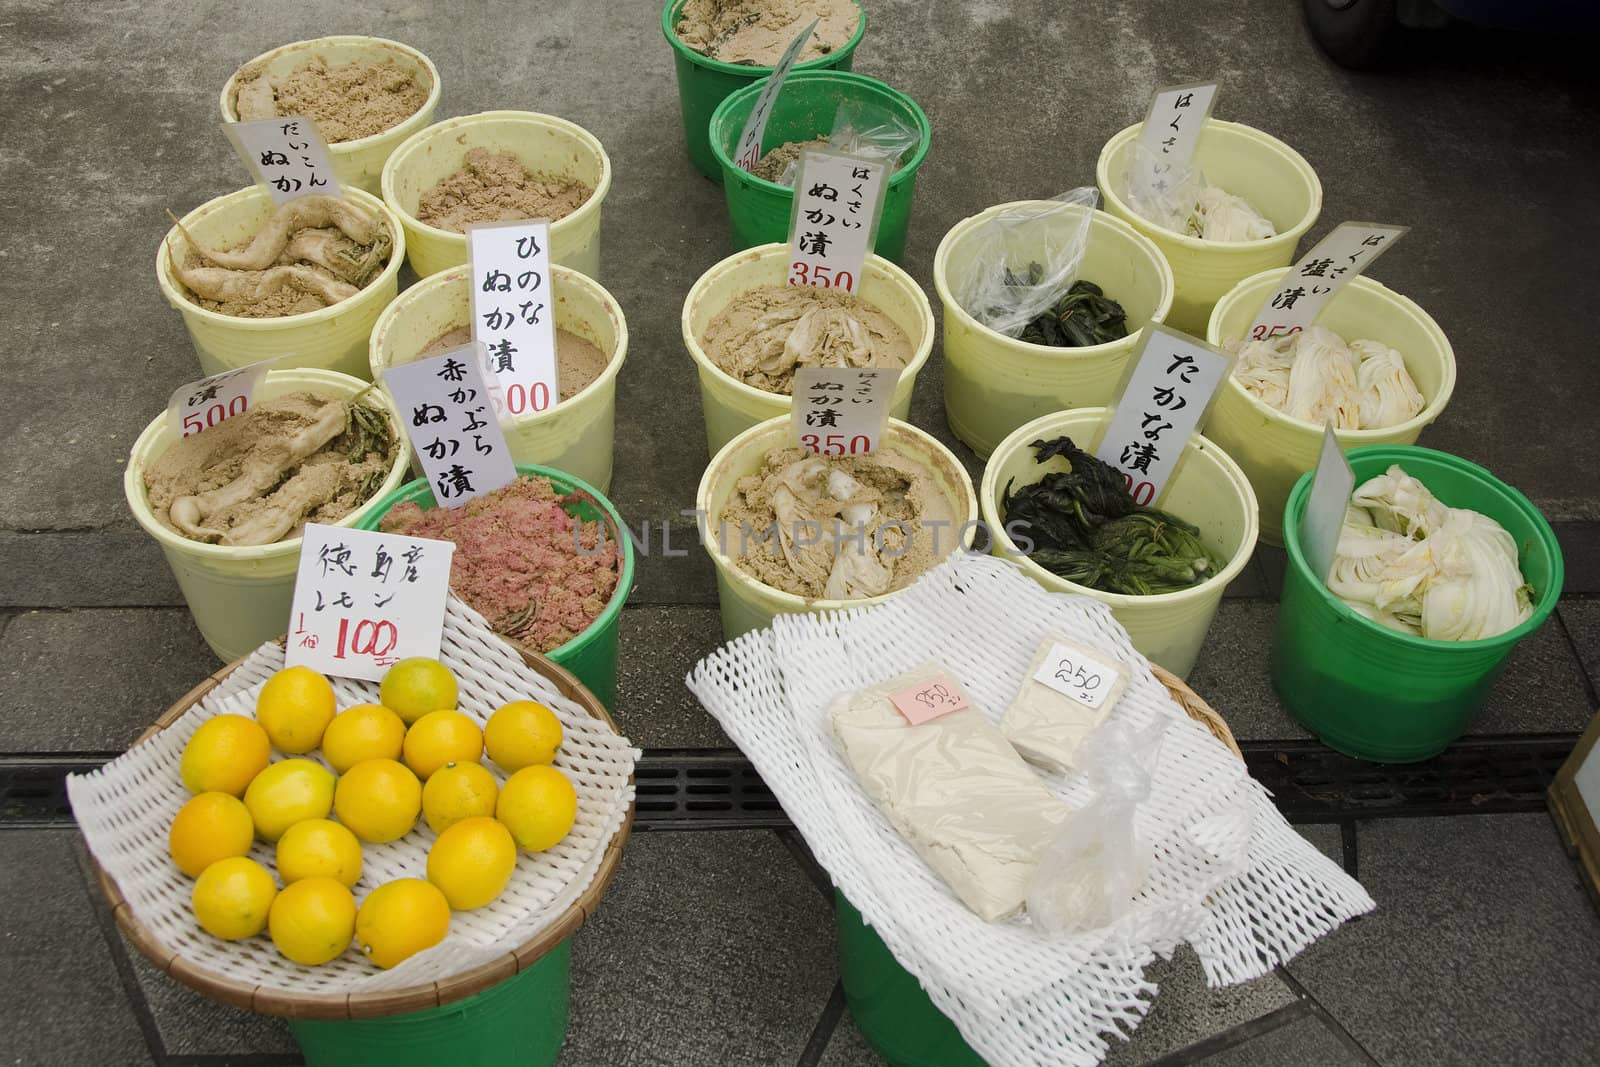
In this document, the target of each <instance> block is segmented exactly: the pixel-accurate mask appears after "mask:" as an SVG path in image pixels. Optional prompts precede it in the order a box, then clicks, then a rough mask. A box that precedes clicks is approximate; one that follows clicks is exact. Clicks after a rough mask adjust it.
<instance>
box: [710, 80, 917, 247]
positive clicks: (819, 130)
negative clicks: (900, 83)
mask: <svg viewBox="0 0 1600 1067" xmlns="http://www.w3.org/2000/svg"><path fill="white" fill-rule="evenodd" d="M764 88H765V85H764V84H757V85H751V86H748V87H746V88H744V89H740V90H739V91H738V92H736V93H733V94H731V95H730V96H729V97H728V98H727V99H726V100H724V101H723V102H722V103H721V104H719V105H718V106H717V110H716V112H715V113H714V114H713V115H712V116H711V128H710V138H711V151H712V152H713V153H714V154H715V155H716V157H717V165H718V166H720V167H721V168H722V193H723V196H724V197H726V198H727V201H728V221H729V224H730V225H731V227H732V233H733V243H734V246H735V247H737V248H750V247H752V246H754V245H760V244H766V243H767V242H769V241H785V242H786V241H788V239H789V217H790V215H791V214H792V213H793V210H794V190H793V189H791V188H789V187H788V186H786V185H779V184H778V183H777V182H769V181H767V180H766V179H765V178H758V177H756V176H755V175H754V174H751V173H750V172H749V171H747V170H744V169H742V168H740V167H739V166H738V165H736V164H735V163H734V161H733V156H734V153H735V152H736V151H738V148H739V137H740V135H741V134H742V133H743V132H744V124H745V120H746V119H748V118H749V117H750V112H751V111H752V110H754V109H755V106H756V100H757V99H758V98H759V97H760V96H761V90H762V89H764ZM847 100H848V101H851V102H853V103H854V102H862V103H867V104H870V105H871V106H872V107H873V108H874V109H876V110H879V111H885V112H890V113H892V114H894V115H895V116H896V117H897V118H899V119H900V121H901V122H902V123H904V124H905V125H907V126H910V127H913V128H915V129H916V130H917V131H918V132H919V133H920V135H921V136H920V138H919V139H918V141H917V146H916V148H915V149H913V150H912V152H911V156H910V158H909V159H906V160H905V161H904V162H903V163H902V164H901V166H900V169H899V170H896V171H895V172H894V173H893V174H891V175H890V176H889V188H888V189H887V190H885V192H884V196H883V210H882V212H881V213H880V214H879V216H878V239H877V243H876V245H875V246H874V249H873V250H874V251H875V252H876V253H877V254H878V255H880V256H882V257H883V258H885V259H887V260H889V261H890V262H893V263H899V262H900V259H901V257H902V256H903V255H905V250H906V229H907V227H908V226H909V224H910V222H911V199H912V196H913V194H914V193H915V192H916V184H917V168H918V167H920V166H921V165H922V161H923V160H924V159H926V158H927V155H928V146H929V144H930V143H931V142H932V139H933V127H932V126H931V125H929V123H928V116H927V115H925V114H923V113H922V109H921V108H920V107H918V106H917V103H916V101H915V100H912V99H911V98H910V97H909V96H906V95H905V94H904V93H901V92H897V91H895V90H894V89H891V88H890V87H889V86H887V85H885V84H884V83H883V82H881V81H878V80H877V79H876V78H868V77H866V76H865V75H862V74H851V73H849V72H847V71H838V70H811V71H791V72H790V74H789V77H788V78H787V79H785V80H784V83H783V91H782V92H780V93H779V94H778V98H777V99H776V100H774V101H773V102H772V111H771V113H770V115H769V116H768V118H767V128H766V130H765V132H764V133H763V136H762V146H763V147H762V150H763V151H766V150H768V149H770V148H775V147H777V146H778V145H781V144H783V143H784V142H785V141H809V140H811V139H812V138H814V137H826V136H827V135H828V134H829V133H831V132H832V130H833V118H834V112H836V111H838V110H839V106H840V105H841V104H843V103H844V102H845V101H847Z"/></svg>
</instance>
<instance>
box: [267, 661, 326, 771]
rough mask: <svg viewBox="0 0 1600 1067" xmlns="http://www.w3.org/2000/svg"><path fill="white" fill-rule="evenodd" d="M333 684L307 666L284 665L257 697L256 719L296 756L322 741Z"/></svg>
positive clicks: (274, 739) (273, 737)
mask: <svg viewBox="0 0 1600 1067" xmlns="http://www.w3.org/2000/svg"><path fill="white" fill-rule="evenodd" d="M335 706H336V705H335V702H334V697H333V685H332V683H330V682H329V681H328V680H327V679H326V678H324V677H323V676H322V675H320V674H318V673H317V672H316V671H314V670H312V669H311V668H310V667H285V668H284V669H283V670H281V671H279V672H278V673H277V674H274V675H273V676H272V677H271V678H268V679H267V684H266V685H263V686H262V687H261V695H260V696H259V697H257V698H256V721H257V722H259V723H260V724H261V727H262V729H264V730H266V731H267V736H268V737H270V738H271V739H272V743H273V744H274V745H277V746H278V748H280V749H282V750H283V751H285V752H287V753H289V754H290V755H294V756H298V755H300V754H302V753H305V752H310V751H311V750H312V749H314V748H316V747H317V746H318V745H320V744H321V743H322V732H323V731H324V730H326V729H327V728H328V724H329V723H330V722H332V721H333V712H334V708H335Z"/></svg>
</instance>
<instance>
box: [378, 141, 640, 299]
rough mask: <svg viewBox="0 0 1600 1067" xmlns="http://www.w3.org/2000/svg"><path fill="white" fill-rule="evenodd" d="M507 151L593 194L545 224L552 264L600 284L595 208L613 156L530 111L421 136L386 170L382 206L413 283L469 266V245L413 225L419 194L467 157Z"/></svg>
mask: <svg viewBox="0 0 1600 1067" xmlns="http://www.w3.org/2000/svg"><path fill="white" fill-rule="evenodd" d="M473 148H487V149H489V150H490V151H492V152H510V153H511V154H512V155H514V156H516V157H517V158H518V159H520V160H521V161H522V165H523V166H525V167H527V168H528V169H529V170H530V171H534V172H546V173H550V174H560V175H565V176H566V177H569V178H573V179H575V180H577V181H581V182H583V183H584V184H585V185H588V186H591V187H592V188H593V189H594V195H592V196H591V197H589V199H588V200H586V201H584V203H583V206H582V207H580V208H578V210H576V211H574V212H573V213H572V214H570V215H568V216H567V217H566V218H564V219H557V220H556V221H555V222H552V223H551V224H550V261H551V262H552V263H560V264H561V265H563V266H566V267H571V268H572V269H573V270H575V271H577V272H578V273H580V274H587V275H588V276H589V277H591V278H598V277H600V204H601V202H602V201H604V200H605V198H606V193H607V192H609V191H610V189H611V157H609V156H607V155H606V150H605V149H604V148H603V147H602V146H601V144H600V140H599V138H597V137H595V136H594V134H592V133H590V132H589V131H588V130H586V129H584V128H583V127H582V126H579V125H577V124H576V123H572V122H568V121H567V120H566V119H560V118H556V117H555V116H554V115H540V114H538V113H536V112H533V111H485V112H482V113H481V114H477V115H462V116H461V117H460V118H454V119H446V120H445V121H444V122H441V123H439V124H437V125H435V126H429V127H428V128H427V129H425V130H419V131H418V132H417V133H416V134H415V135H413V136H412V137H411V138H410V139H409V140H407V141H406V143H405V144H403V145H401V146H400V147H399V148H397V149H395V152H394V155H392V156H390V157H389V162H388V163H386V164H385V165H384V168H383V199H384V201H385V202H387V203H388V205H389V207H390V208H392V209H393V210H394V212H395V214H396V215H398V216H399V217H400V221H401V223H402V224H404V226H405V228H406V247H407V248H408V249H409V250H410V256H411V269H412V270H414V271H416V272H417V275H418V277H423V278H426V277H427V276H428V275H430V274H437V273H438V272H439V271H442V270H446V269H448V268H450V267H458V266H460V265H461V264H463V263H465V262H466V261H467V238H466V236H465V235H464V234H459V233H451V232H450V231H449V230H441V229H439V228H438V227H437V226H429V225H428V224H427V223H425V222H421V221H419V220H418V219H417V205H418V204H419V203H420V202H421V200H422V194H423V193H425V192H427V191H428V190H429V189H431V188H433V187H434V186H435V185H437V184H438V183H439V182H440V181H441V180H442V179H444V178H448V177H449V176H450V175H452V174H454V173H455V172H456V171H458V170H460V169H461V167H462V165H463V161H464V160H465V159H466V155H467V151H468V150H469V149H473Z"/></svg>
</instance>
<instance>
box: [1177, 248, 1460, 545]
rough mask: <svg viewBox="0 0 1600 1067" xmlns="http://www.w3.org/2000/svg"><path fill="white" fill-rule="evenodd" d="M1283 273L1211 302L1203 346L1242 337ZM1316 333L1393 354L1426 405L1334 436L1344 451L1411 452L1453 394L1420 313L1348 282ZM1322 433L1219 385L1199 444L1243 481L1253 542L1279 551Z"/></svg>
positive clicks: (1445, 343) (1442, 349)
mask: <svg viewBox="0 0 1600 1067" xmlns="http://www.w3.org/2000/svg"><path fill="white" fill-rule="evenodd" d="M1284 273H1285V272H1284V271H1281V270H1271V271H1264V272H1262V273H1261V274H1257V275H1255V276H1254V277H1251V278H1246V279H1245V280H1244V281H1242V282H1240V283H1239V284H1238V285H1236V286H1234V288H1233V289H1232V290H1231V291H1230V292H1229V293H1228V294H1227V295H1226V296H1224V297H1223V298H1222V299H1221V300H1220V301H1218V302H1217V306H1216V308H1215V309H1214V310H1213V311H1212V312H1211V324H1210V326H1209V327H1208V328H1207V331H1206V340H1208V341H1210V342H1211V343H1212V344H1214V345H1217V346H1219V347H1220V346H1221V345H1222V343H1223V342H1224V341H1232V340H1235V339H1237V338H1240V337H1243V336H1244V335H1245V332H1246V331H1247V330H1249V329H1250V324H1251V323H1252V322H1254V321H1255V317H1256V313H1257V312H1259V311H1260V310H1261V305H1262V304H1263V303H1265V302H1266V301H1267V299H1268V298H1270V297H1271V296H1272V294H1273V293H1274V292H1275V291H1276V290H1277V287H1278V282H1279V281H1280V280H1281V279H1282V278H1283V276H1284ZM1317 325H1318V326H1326V327H1328V328H1329V329H1330V330H1332V331H1333V332H1334V333H1337V334H1338V335H1339V336H1340V337H1343V338H1344V339H1345V340H1347V341H1355V340H1360V339H1362V338H1371V339H1373V340H1378V341H1382V342H1383V343H1384V344H1386V345H1388V346H1389V347H1391V348H1393V349H1395V350H1397V351H1398V352H1399V353H1400V355H1401V356H1402V357H1403V358H1404V359H1405V364H1406V370H1407V371H1409V372H1410V374H1411V377H1412V379H1413V380H1414V381H1415V382H1416V383H1417V388H1418V389H1420V390H1421V391H1422V396H1423V399H1424V400H1425V401H1426V403H1425V404H1424V405H1423V408H1422V410H1421V411H1420V412H1418V413H1417V414H1416V416H1414V417H1413V418H1410V419H1407V420H1406V421H1405V422H1402V423H1399V424H1398V425H1395V426H1386V427H1384V428H1382V429H1377V430H1335V431H1334V436H1335V437H1337V438H1338V439H1339V443H1340V445H1342V446H1343V447H1344V448H1346V449H1350V448H1354V447H1356V446H1358V445H1388V444H1397V445H1410V444H1415V443H1416V440H1417V437H1418V435H1420V434H1421V433H1422V430H1423V428H1424V427H1426V426H1427V425H1429V424H1430V423H1432V422H1433V421H1434V420H1435V419H1437V418H1438V417H1439V415H1440V414H1441V413H1442V412H1443V411H1444V406H1445V404H1447V403H1449V401H1450V394H1451V393H1452V392H1454V391H1455V387H1456V357H1455V352H1454V351H1453V350H1452V349H1451V347H1450V342H1449V340H1448V339H1446V337H1445V335H1444V331H1443V330H1441V329H1440V328H1439V324H1438V323H1436V322H1434V321H1433V319H1432V318H1431V317H1430V316H1429V315H1428V313H1427V312H1425V311H1423V310H1422V309H1421V308H1420V307H1418V306H1417V305H1416V304H1415V303H1413V302H1412V301H1411V300H1408V299H1407V298H1405V297H1403V296H1401V295H1400V294H1399V293H1397V292H1395V291H1394V290H1393V289H1390V288H1388V287H1387V286H1385V285H1383V284H1382V283H1380V282H1376V281H1373V280H1372V279H1371V278H1367V277H1364V276H1363V277H1358V278H1355V279H1353V280H1352V281H1351V282H1350V283H1349V284H1347V285H1346V286H1345V287H1344V288H1343V289H1341V290H1339V292H1338V293H1337V294H1336V295H1335V296H1334V298H1333V300H1332V301H1330V302H1329V304H1328V306H1327V307H1326V308H1324V309H1323V311H1322V314H1321V315H1319V316H1318V317H1317ZM1322 431H1323V428H1322V427H1321V426H1319V425H1316V424H1315V423H1310V422H1305V421H1303V420H1300V419H1293V418H1290V417H1289V416H1288V415H1285V414H1284V413H1283V412H1281V411H1278V410H1276V409H1274V408H1272V407H1269V406H1268V405H1267V404H1265V403H1263V402H1262V401H1261V400H1258V399H1257V398H1256V397H1253V396H1251V395H1250V394H1249V393H1247V392H1245V389H1244V386H1242V385H1240V384H1239V383H1238V381H1237V380H1235V379H1234V378H1233V377H1232V376H1229V377H1228V378H1226V379H1224V380H1223V383H1222V387H1221V389H1220V390H1219V392H1218V396H1217V403H1216V406H1215V407H1214V408H1212V411H1211V418H1210V420H1209V421H1208V422H1207V423H1206V436H1207V437H1209V438H1211V440H1213V441H1215V442H1216V443H1217V444H1219V445H1221V446H1222V449H1223V451H1225V452H1227V453H1228V455H1230V456H1232V457H1233V458H1234V460H1235V461H1236V462H1237V463H1238V464H1239V466H1240V467H1243V468H1244V472H1245V474H1246V475H1248V476H1249V478H1250V485H1251V487H1252V488H1253V489H1255V491H1256V499H1257V500H1259V501H1260V502H1261V540H1263V541H1265V542H1266V543H1267V544H1269V545H1281V544H1283V525H1282V523H1283V506H1284V504H1285V503H1286V502H1287V501H1288V499H1289V491H1290V490H1291V489H1293V488H1294V485H1295V483H1296V482H1297V481H1299V479H1300V476H1301V475H1302V474H1304V473H1305V472H1306V471H1308V470H1311V469H1312V468H1313V467H1315V466H1316V465H1317V457H1318V455H1320V454H1321V451H1322Z"/></svg>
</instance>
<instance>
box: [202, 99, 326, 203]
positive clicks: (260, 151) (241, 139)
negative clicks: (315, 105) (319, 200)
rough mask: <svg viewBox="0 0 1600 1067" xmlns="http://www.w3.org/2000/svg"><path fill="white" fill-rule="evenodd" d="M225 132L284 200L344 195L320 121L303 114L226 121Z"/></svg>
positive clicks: (253, 170) (278, 199)
mask: <svg viewBox="0 0 1600 1067" xmlns="http://www.w3.org/2000/svg"><path fill="white" fill-rule="evenodd" d="M222 129H223V132H224V133H226V134H227V135H228V140H230V141H232V142H233V147H234V148H235V149H237V150H238V152H239V156H240V158H241V159H243V160H244V162H245V165H246V166H248V167H249V168H250V172H251V173H252V174H254V175H255V176H256V181H258V182H260V183H261V184H263V185H265V186H266V187H267V190H268V191H269V192H271V193H272V202H273V203H274V204H281V203H283V202H284V201H286V200H293V199H294V198H295V197H298V196H311V195H313V194H321V195H324V196H343V195H344V190H342V189H340V188H339V179H338V178H337V177H335V176H334V173H333V161H332V160H331V159H330V158H329V157H328V146H327V145H326V144H324V143H323V142H322V135H321V134H319V133H318V132H317V126H316V123H314V122H312V121H311V120H310V119H308V118H304V117H302V116H299V115H290V116H287V117H285V118H277V119H257V120H256V121H254V122H224V123H223V124H222Z"/></svg>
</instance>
